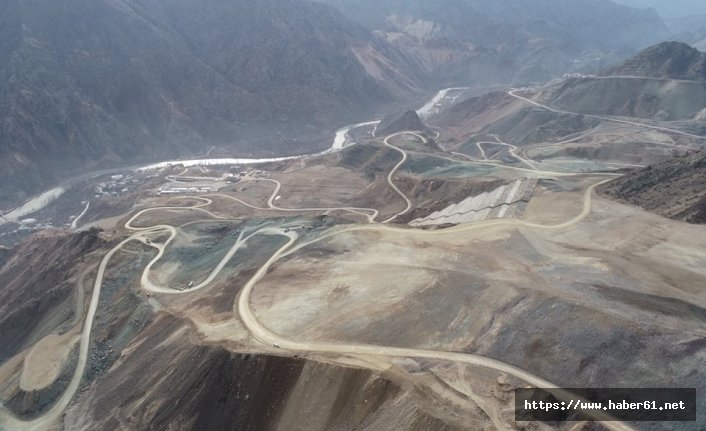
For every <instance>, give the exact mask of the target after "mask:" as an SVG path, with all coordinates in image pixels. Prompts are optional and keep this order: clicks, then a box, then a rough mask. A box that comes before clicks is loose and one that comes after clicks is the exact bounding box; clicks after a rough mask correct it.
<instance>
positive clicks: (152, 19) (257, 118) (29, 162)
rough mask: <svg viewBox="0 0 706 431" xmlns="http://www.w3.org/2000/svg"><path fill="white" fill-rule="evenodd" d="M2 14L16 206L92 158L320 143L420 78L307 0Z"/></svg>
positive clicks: (9, 171) (24, 8) (62, 7)
mask: <svg viewBox="0 0 706 431" xmlns="http://www.w3.org/2000/svg"><path fill="white" fill-rule="evenodd" d="M77 17H80V19H77ZM0 28H1V29H2V30H0V32H1V33H0V56H1V57H2V58H3V61H2V63H1V64H0V77H1V78H2V80H0V118H1V119H2V122H1V126H0V171H1V172H2V173H1V174H0V180H1V183H0V184H2V186H0V203H3V206H7V203H11V202H16V201H18V200H22V199H24V198H25V197H26V196H27V195H30V194H33V193H34V192H37V191H38V190H40V189H43V188H46V187H48V186H49V185H53V184H54V183H55V182H56V180H57V179H58V178H60V177H62V176H65V175H67V174H70V173H71V174H74V173H75V172H76V170H80V169H85V168H88V169H94V168H97V167H101V166H108V165H110V166H114V165H115V164H126V163H133V162H135V161H147V160H153V159H157V158H163V157H179V156H183V155H191V154H196V153H198V154H201V155H202V154H204V153H205V152H206V150H207V149H208V148H210V147H211V146H218V147H219V148H226V149H227V150H228V149H229V150H230V151H232V152H235V153H236V154H240V155H247V154H248V153H253V154H272V153H278V154H283V153H301V152H304V151H311V150H313V149H314V147H316V145H317V142H319V143H320V142H321V141H320V139H321V137H322V136H323V135H324V134H326V136H328V134H327V130H328V131H329V132H330V131H331V130H334V129H335V128H336V126H338V125H340V124H341V123H343V124H345V122H347V121H350V120H351V118H355V117H361V118H362V117H364V116H365V117H366V118H367V115H369V113H370V111H371V110H375V109H377V108H378V107H380V106H381V105H384V104H388V103H390V102H392V101H393V100H399V99H403V100H404V99H405V98H406V97H409V96H410V95H411V94H414V93H415V92H416V91H418V88H417V78H416V77H415V76H414V73H413V72H412V71H413V70H414V67H413V66H411V65H409V64H406V63H405V60H403V59H402V58H401V57H400V56H399V55H398V54H396V52H395V50H394V49H393V48H392V47H391V46H390V45H389V44H387V43H385V42H384V41H382V40H380V39H378V38H377V37H375V36H373V35H372V34H371V33H370V32H369V31H368V30H366V29H364V28H363V27H362V26H359V25H357V24H354V23H353V22H351V21H350V20H348V19H347V18H345V17H344V16H343V15H342V14H340V13H338V12H336V11H335V10H334V9H332V8H330V7H326V6H323V5H320V4H313V3H307V2H301V1H297V0H263V1H258V2H250V1H245V0H235V1H228V2H224V1H220V0H205V1H195V0H175V1H170V2H163V1H157V0H125V1H120V2H115V1H110V0H67V1H62V2H56V1H49V0H38V1H34V2H25V1H20V0H8V1H7V2H4V3H3V13H2V16H1V17H0ZM356 52H366V53H368V56H369V57H371V58H375V59H377V60H378V62H377V63H376V65H377V68H376V69H374V70H373V69H371V67H370V65H368V64H364V62H362V61H361V60H359V59H358V58H357V57H356V55H355V53H356ZM408 72H409V73H410V75H411V77H410V76H407V75H406V73H408ZM363 113H365V115H363ZM322 129H323V130H322ZM312 130H313V131H316V132H317V133H321V136H319V137H318V139H319V141H317V139H316V137H314V138H313V139H309V140H307V144H302V143H299V144H296V145H294V144H293V141H294V140H293V139H292V136H291V135H292V134H295V135H296V134H297V133H300V132H306V133H308V134H311V133H312ZM277 132H280V135H279V137H277V138H276V139H273V138H275V137H276V133H277ZM300 142H301V141H300Z"/></svg>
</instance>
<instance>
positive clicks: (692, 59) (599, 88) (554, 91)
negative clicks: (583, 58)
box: [537, 42, 706, 133]
mask: <svg viewBox="0 0 706 431" xmlns="http://www.w3.org/2000/svg"><path fill="white" fill-rule="evenodd" d="M705 74H706V54H703V53H701V52H699V51H698V50H696V49H694V48H692V47H690V46H689V45H686V44H683V43H679V42H664V43H660V44H658V45H655V46H652V47H649V48H647V49H645V50H643V51H642V52H640V53H638V54H637V55H636V56H634V57H633V58H631V59H629V60H627V61H626V62H624V63H621V64H618V65H617V66H614V67H611V68H609V69H606V70H605V71H604V72H603V73H602V74H601V76H598V77H577V78H570V79H564V80H561V81H557V82H554V83H550V85H547V86H545V87H544V88H543V89H542V90H541V91H540V93H539V94H538V97H537V100H538V101H540V102H542V103H544V104H547V105H550V106H552V107H554V108H557V109H562V110H566V111H571V112H579V113H583V114H594V115H616V116H626V117H640V118H653V119H658V120H667V121H672V120H696V121H697V122H702V118H703V115H704V109H705V108H706V75H705ZM694 127H695V129H694V130H696V131H697V133H700V132H698V129H699V124H695V125H694Z"/></svg>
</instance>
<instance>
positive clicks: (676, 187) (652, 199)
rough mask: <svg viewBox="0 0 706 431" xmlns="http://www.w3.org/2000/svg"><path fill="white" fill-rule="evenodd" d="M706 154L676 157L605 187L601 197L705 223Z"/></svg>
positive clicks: (681, 218)
mask: <svg viewBox="0 0 706 431" xmlns="http://www.w3.org/2000/svg"><path fill="white" fill-rule="evenodd" d="M704 184H706V152H700V153H695V154H691V155H688V156H685V157H678V158H675V159H673V160H670V161H667V162H665V163H661V164H658V165H654V166H648V167H647V168H645V169H642V170H638V171H635V172H633V173H630V174H628V175H625V176H624V177H621V178H618V179H616V180H614V181H611V182H610V183H608V184H606V185H605V186H604V187H603V188H602V189H601V190H602V192H603V193H604V194H606V195H608V196H610V197H613V198H617V199H619V200H621V201H624V202H629V203H631V204H634V205H639V206H641V207H643V208H645V209H647V210H650V211H653V212H656V213H657V214H661V215H663V216H666V217H670V218H674V219H678V220H685V221H687V222H690V223H706V188H704Z"/></svg>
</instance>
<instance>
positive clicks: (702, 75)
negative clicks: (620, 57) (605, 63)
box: [603, 42, 706, 81]
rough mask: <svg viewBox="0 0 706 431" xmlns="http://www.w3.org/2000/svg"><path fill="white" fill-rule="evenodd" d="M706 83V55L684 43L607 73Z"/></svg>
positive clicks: (654, 51)
mask: <svg viewBox="0 0 706 431" xmlns="http://www.w3.org/2000/svg"><path fill="white" fill-rule="evenodd" d="M603 75H605V76H610V75H633V76H644V77H650V78H666V79H685V80H694V81H706V53H703V52H701V51H699V50H698V49H696V48H694V47H692V46H689V45H687V44H685V43H682V42H663V43H660V44H658V45H655V46H652V47H649V48H647V49H645V50H644V51H642V52H640V53H639V54H638V55H636V56H635V57H633V58H631V59H630V60H628V61H626V62H624V63H622V64H620V65H618V66H615V67H612V68H610V69H608V70H607V71H605V72H604V73H603Z"/></svg>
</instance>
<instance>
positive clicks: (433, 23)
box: [320, 0, 669, 85]
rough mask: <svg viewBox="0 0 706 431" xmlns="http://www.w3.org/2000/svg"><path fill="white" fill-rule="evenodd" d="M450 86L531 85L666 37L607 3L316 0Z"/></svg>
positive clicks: (648, 17) (660, 28)
mask: <svg viewBox="0 0 706 431" xmlns="http://www.w3.org/2000/svg"><path fill="white" fill-rule="evenodd" d="M320 1H322V2H325V3H327V4H331V5H334V6H336V7H338V8H339V9H340V10H341V11H343V12H344V13H345V14H347V15H348V16H349V17H351V18H353V19H355V20H357V21H358V22H360V23H362V24H364V25H366V26H367V27H368V28H370V29H371V30H374V31H375V32H376V33H378V34H381V35H383V36H384V37H385V38H386V39H387V40H388V42H390V43H391V44H393V45H394V46H396V47H397V48H399V49H400V50H401V51H403V52H406V53H407V55H408V57H409V58H410V59H412V60H413V61H415V62H416V63H417V64H419V66H420V67H422V68H424V69H425V70H427V71H429V72H430V73H431V74H433V75H434V76H437V77H439V78H442V79H444V80H446V82H447V83H449V84H464V85H467V84H469V83H473V82H476V83H498V82H532V81H534V82H537V81H543V80H545V79H546V78H547V77H548V76H556V75H558V74H562V73H565V72H568V71H571V70H576V69H585V68H594V67H599V66H601V65H603V64H610V63H613V62H615V61H617V60H619V59H621V58H625V56H627V55H629V53H633V52H635V51H636V50H638V49H641V48H643V47H645V46H648V45H650V44H651V43H655V42H658V41H661V40H664V39H665V38H666V37H667V36H668V35H669V30H668V29H667V27H666V25H665V24H664V22H663V21H662V20H661V18H660V17H659V16H658V15H657V13H656V12H655V11H654V10H637V9H633V8H629V7H626V6H622V5H617V4H615V3H612V2H610V1H607V0H588V1H586V0H450V1H444V2H439V1H434V0H412V1H407V0H355V1H350V0H320Z"/></svg>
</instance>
